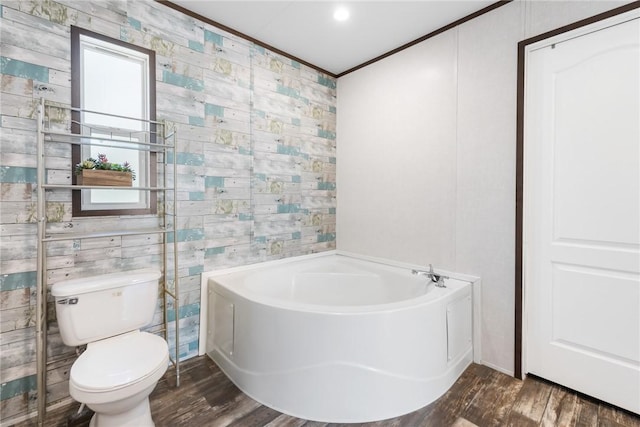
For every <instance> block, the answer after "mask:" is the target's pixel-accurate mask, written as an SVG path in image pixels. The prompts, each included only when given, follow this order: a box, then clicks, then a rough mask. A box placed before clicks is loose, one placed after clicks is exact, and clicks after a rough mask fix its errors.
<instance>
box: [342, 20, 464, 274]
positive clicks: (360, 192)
mask: <svg viewBox="0 0 640 427" xmlns="http://www.w3.org/2000/svg"><path fill="white" fill-rule="evenodd" d="M456 38H457V35H456V33H455V32H451V31H449V32H446V33H443V34H440V35H438V36H436V37H434V38H432V39H430V41H429V42H428V43H421V44H419V45H416V46H413V47H411V48H408V49H406V50H404V51H402V52H400V53H398V54H396V55H393V56H391V57H389V58H386V59H384V60H382V61H380V62H377V63H374V64H372V65H370V66H368V67H365V68H363V69H361V70H358V71H356V72H354V73H351V74H348V75H346V76H344V77H341V78H340V96H339V98H338V104H339V106H338V111H339V112H340V113H339V117H338V135H339V139H340V144H339V146H338V158H339V161H338V180H339V181H340V182H341V184H340V192H339V194H338V198H339V202H338V204H339V211H338V215H339V218H340V219H339V221H338V235H339V248H340V249H341V250H344V251H348V252H355V253H362V254H365V255H370V256H375V257H380V258H387V259H393V260H399V261H404V262H410V263H414V264H418V265H426V264H428V263H429V262H431V263H433V264H434V265H436V266H439V267H441V268H445V269H453V266H454V261H455V250H454V249H455V248H454V245H453V241H454V236H455V216H454V215H450V214H449V213H452V212H454V211H455V191H456V169H455V167H451V165H452V164H455V157H456V140H455V133H456V128H455V116H456V112H455V108H456V102H455V99H456V69H457V66H456V61H457V58H456V44H457V40H456Z"/></svg>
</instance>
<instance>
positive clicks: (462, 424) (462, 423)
mask: <svg viewBox="0 0 640 427" xmlns="http://www.w3.org/2000/svg"><path fill="white" fill-rule="evenodd" d="M451 427H478V425H477V424H474V423H472V422H471V421H468V420H466V419H464V418H458V419H457V420H456V421H455V422H454V423H453V424H451Z"/></svg>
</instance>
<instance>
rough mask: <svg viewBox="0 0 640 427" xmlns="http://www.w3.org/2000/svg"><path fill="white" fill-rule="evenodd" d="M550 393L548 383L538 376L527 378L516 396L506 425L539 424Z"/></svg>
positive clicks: (523, 426) (525, 426)
mask: <svg viewBox="0 0 640 427" xmlns="http://www.w3.org/2000/svg"><path fill="white" fill-rule="evenodd" d="M550 395H551V387H550V386H549V384H547V383H546V382H544V381H543V380H541V379H539V378H535V377H529V378H527V381H525V382H524V384H523V385H522V388H521V389H520V392H519V393H518V395H517V396H516V401H515V403H514V405H513V406H512V408H511V411H510V413H509V416H508V418H507V421H506V425H507V426H513V427H528V426H538V425H540V422H541V421H542V415H543V414H544V410H545V408H546V407H547V402H548V401H549V396H550Z"/></svg>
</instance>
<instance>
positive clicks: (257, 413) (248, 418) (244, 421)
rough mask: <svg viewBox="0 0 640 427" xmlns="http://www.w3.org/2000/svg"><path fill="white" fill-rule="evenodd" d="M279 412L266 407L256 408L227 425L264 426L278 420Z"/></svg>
mask: <svg viewBox="0 0 640 427" xmlns="http://www.w3.org/2000/svg"><path fill="white" fill-rule="evenodd" d="M279 415H280V412H278V411H276V410H275V409H271V408H269V407H267V406H262V405H260V406H258V407H257V408H256V409H254V410H253V411H251V412H249V413H248V414H246V415H245V416H244V417H242V418H238V419H236V420H234V421H233V422H232V423H230V424H229V426H230V427H246V426H264V425H267V424H269V423H270V422H272V421H273V420H275V419H276V418H278V416H279Z"/></svg>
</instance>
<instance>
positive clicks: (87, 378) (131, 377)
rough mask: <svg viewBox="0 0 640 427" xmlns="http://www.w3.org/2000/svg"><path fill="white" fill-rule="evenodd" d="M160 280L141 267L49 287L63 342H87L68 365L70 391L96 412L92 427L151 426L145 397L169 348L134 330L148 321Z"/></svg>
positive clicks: (157, 274)
mask: <svg viewBox="0 0 640 427" xmlns="http://www.w3.org/2000/svg"><path fill="white" fill-rule="evenodd" d="M159 278H160V272H159V271H157V270H152V269H144V270H135V271H128V272H124V273H114V274H107V275H103V276H94V277H87V278H83V279H74V280H66V281H63V282H59V283H56V284H54V285H53V286H52V287H51V294H52V295H53V297H54V298H55V303H56V314H57V317H58V326H59V328H60V335H61V336H62V341H64V343H65V344H66V345H69V346H79V345H83V344H87V349H86V351H85V352H84V353H82V354H81V355H80V357H79V358H78V359H77V360H76V361H75V363H74V364H73V366H72V367H71V373H70V379H69V393H70V394H71V397H73V398H74V399H75V400H77V401H78V402H82V403H85V404H86V405H87V406H89V408H91V409H92V410H93V411H94V412H95V415H94V416H93V418H92V419H91V424H90V426H91V427H112V426H118V427H124V426H131V427H133V426H135V427H144V426H153V425H154V423H153V420H152V419H151V411H150V409H149V394H151V392H152V391H153V389H154V388H155V386H156V384H157V382H158V380H159V379H160V378H161V377H162V375H164V373H165V372H166V370H167V366H168V363H169V348H168V346H167V342H166V341H165V340H164V339H162V338H161V337H159V336H157V335H154V334H150V333H148V332H141V331H140V330H139V328H142V327H144V326H146V325H148V324H149V323H151V321H152V320H153V315H154V312H155V309H156V303H157V301H158V279H159Z"/></svg>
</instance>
